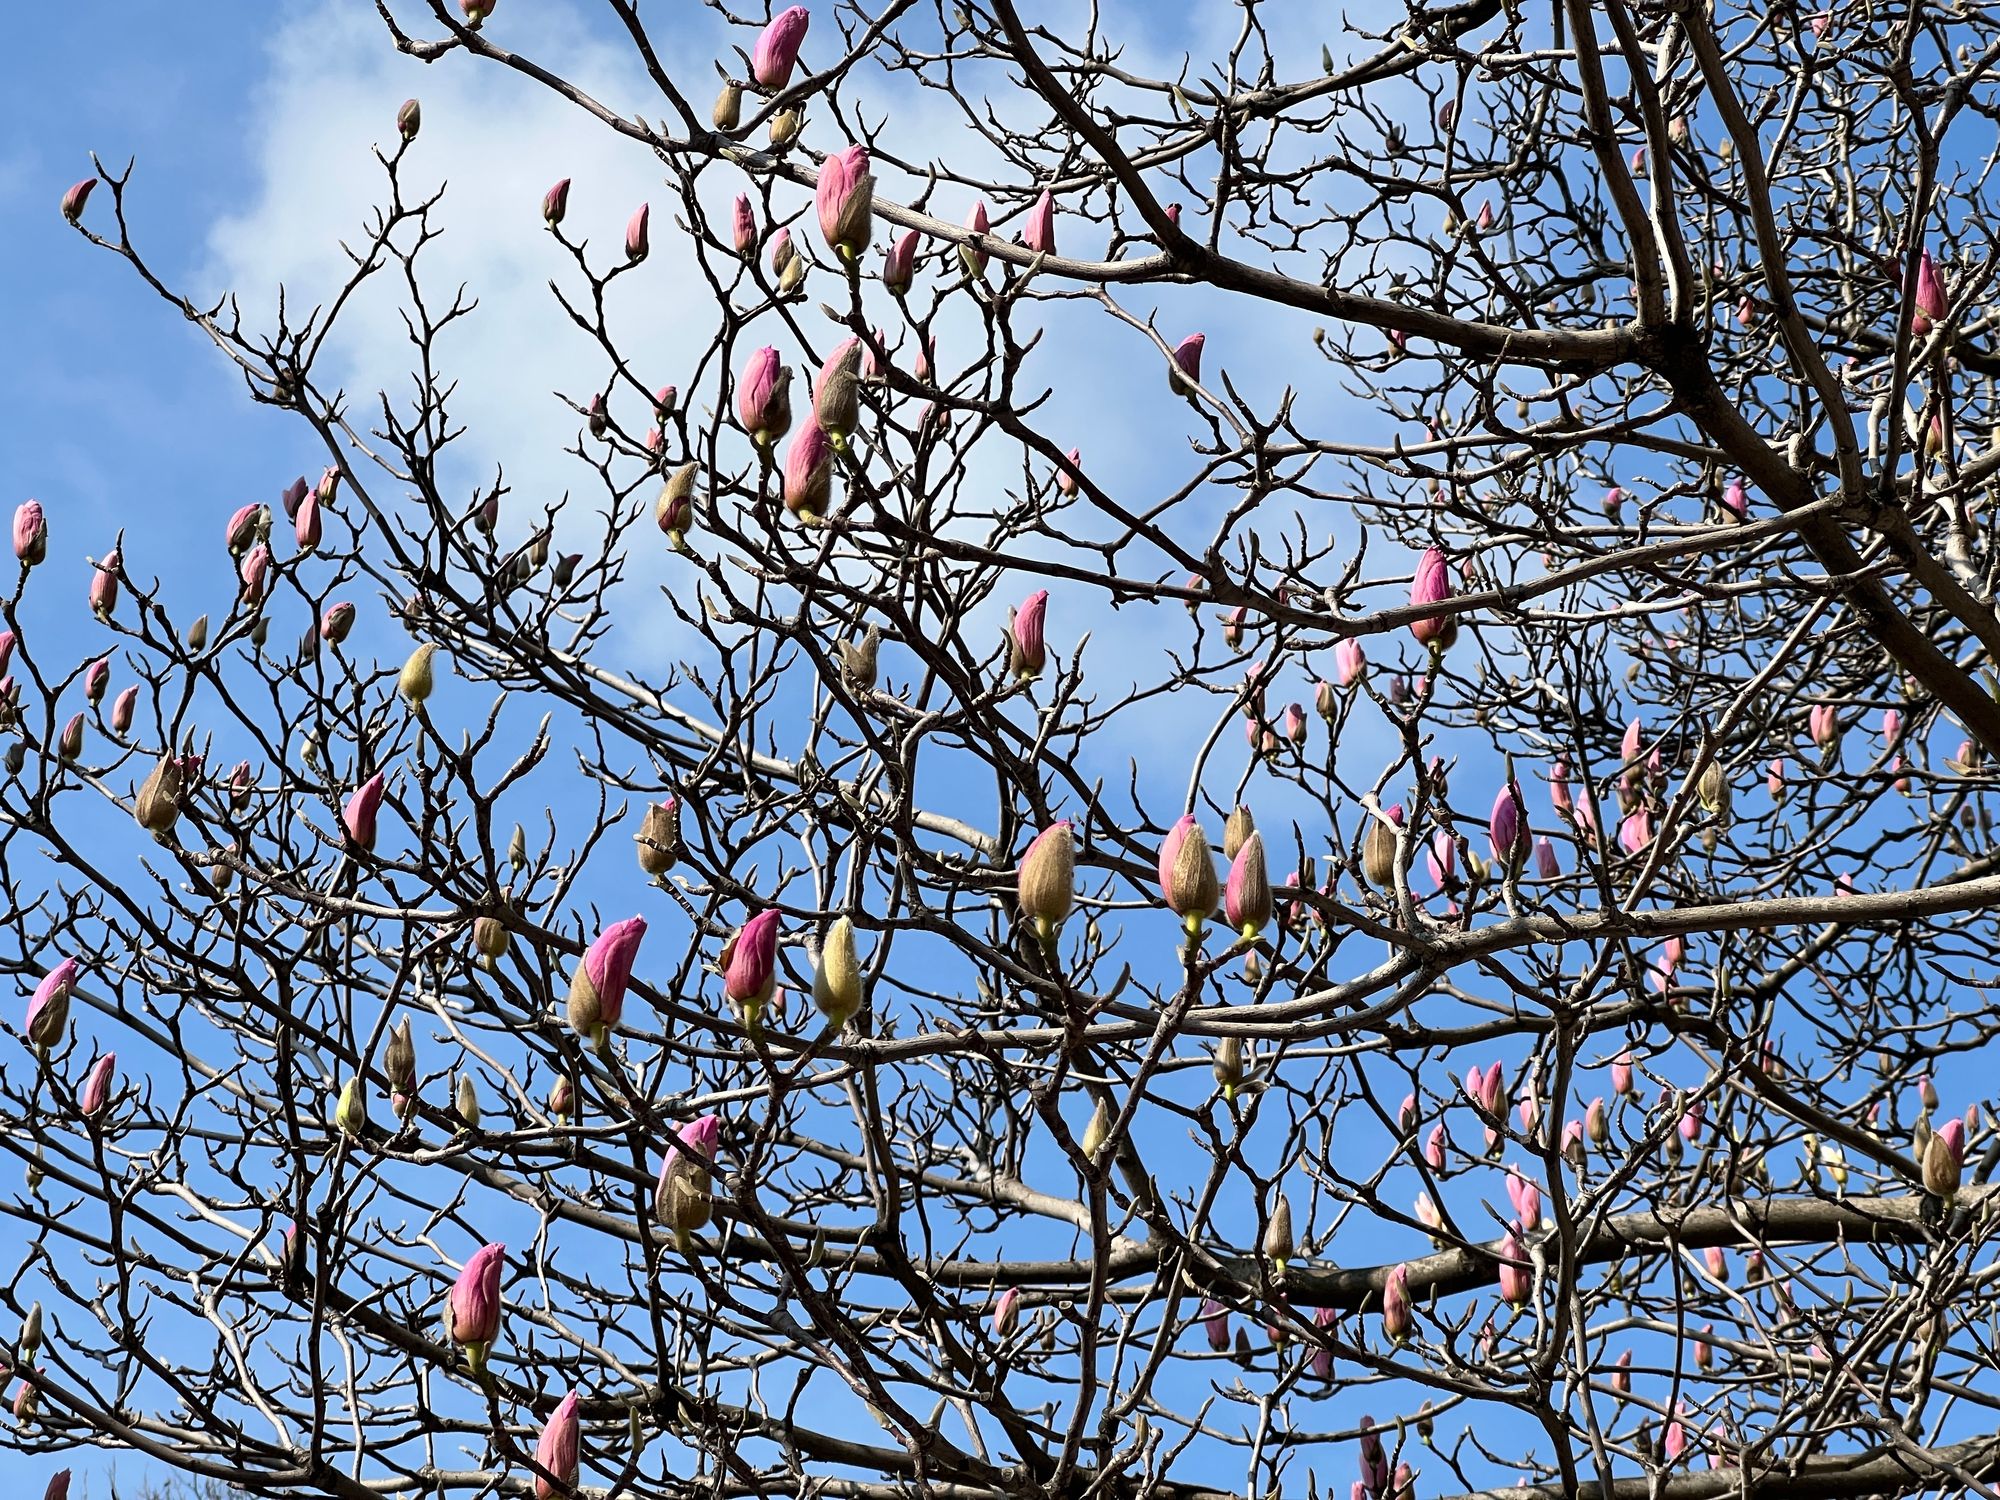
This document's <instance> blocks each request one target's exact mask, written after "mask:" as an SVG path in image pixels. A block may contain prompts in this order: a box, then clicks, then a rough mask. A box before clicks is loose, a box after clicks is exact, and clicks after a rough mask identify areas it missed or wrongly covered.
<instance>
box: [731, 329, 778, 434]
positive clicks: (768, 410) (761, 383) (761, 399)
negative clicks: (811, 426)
mask: <svg viewBox="0 0 2000 1500" xmlns="http://www.w3.org/2000/svg"><path fill="white" fill-rule="evenodd" d="M790 385H791V373H790V371H788V370H786V369H785V367H784V365H783V363H782V362H781V361H780V360H779V358H778V351H777V350H776V349H771V348H764V349H759V350H758V351H757V352H756V353H754V354H752V355H751V356H750V362H749V363H748V364H746V365H745V366H744V367H743V373H742V375H741V376H739V377H738V379H737V382H736V420H737V421H738V422H739V423H741V424H742V427H743V430H744V431H745V432H747V433H749V434H750V440H751V441H752V442H753V443H755V444H756V445H757V446H758V447H759V448H770V447H774V446H775V445H776V444H777V441H778V439H779V438H781V437H783V436H784V435H785V434H786V432H788V431H789V430H790V429H791V425H792V403H791V394H790Z"/></svg>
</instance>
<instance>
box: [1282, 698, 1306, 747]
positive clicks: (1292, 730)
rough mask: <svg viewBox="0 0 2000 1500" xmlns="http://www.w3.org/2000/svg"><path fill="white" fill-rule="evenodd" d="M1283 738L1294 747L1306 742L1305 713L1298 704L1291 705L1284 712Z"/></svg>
mask: <svg viewBox="0 0 2000 1500" xmlns="http://www.w3.org/2000/svg"><path fill="white" fill-rule="evenodd" d="M1285 738H1286V739H1288V740H1290V741H1291V742H1292V743H1293V744H1294V745H1303V744H1304V743H1305V742H1306V711H1305V709H1304V708H1303V707H1301V706H1300V705H1299V704H1296V703H1294V704H1292V705H1291V706H1290V707H1288V708H1287V709H1286V710H1285Z"/></svg>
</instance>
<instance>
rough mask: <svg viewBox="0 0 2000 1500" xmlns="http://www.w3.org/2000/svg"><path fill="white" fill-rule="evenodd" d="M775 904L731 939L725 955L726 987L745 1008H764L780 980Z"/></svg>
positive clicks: (730, 994)
mask: <svg viewBox="0 0 2000 1500" xmlns="http://www.w3.org/2000/svg"><path fill="white" fill-rule="evenodd" d="M781 920H782V918H781V916H780V914H779V912H778V910H777V908H776V907H769V908H766V909H765V910H763V911H760V912H758V913H757V915H756V916H754V917H752V918H751V919H750V920H749V921H747V922H745V923H744V924H743V926H742V927H741V928H739V929H738V930H737V933H736V936H735V937H733V938H731V939H730V940H729V946H728V948H727V949H726V950H725V953H724V957H723V964H722V968H723V975H722V987H723V991H724V992H725V993H726V994H727V995H728V996H729V998H730V999H731V1000H734V1001H735V1002H736V1003H737V1004H738V1005H741V1006H743V1007H744V1008H745V1009H746V1010H754V1009H757V1008H761V1007H762V1006H763V1005H764V1004H765V1003H766V1002H768V1001H769V1000H770V998H771V992H772V991H773V990H775V989H776V988H777V984H778V923H779V922H780V921H781Z"/></svg>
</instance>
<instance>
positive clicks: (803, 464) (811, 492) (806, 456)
mask: <svg viewBox="0 0 2000 1500" xmlns="http://www.w3.org/2000/svg"><path fill="white" fill-rule="evenodd" d="M833 452H834V449H833V439H832V438H831V437H830V436H828V434H827V431H826V429H825V428H823V427H821V426H820V424H819V423H818V422H816V421H810V420H809V421H807V423H806V424H805V426H803V427H801V428H800V429H799V431H798V435H797V436H796V437H794V438H793V439H792V446H791V448H790V449H789V450H788V451H787V452H786V454H785V480H784V498H785V509H786V510H787V511H789V512H791V514H793V515H795V516H797V517H798V518H799V519H800V520H801V521H820V520H823V519H825V517H826V513H827V508H828V503H829V500H830V498H831V496H832V493H833Z"/></svg>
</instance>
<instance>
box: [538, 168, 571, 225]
mask: <svg viewBox="0 0 2000 1500" xmlns="http://www.w3.org/2000/svg"><path fill="white" fill-rule="evenodd" d="M568 212H569V179H568V178H567V177H565V178H564V179H563V180H562V181H561V182H558V183H557V184H556V185H555V186H554V187H552V188H550V189H549V190H548V191H547V192H546V193H544V194H542V218H543V219H544V220H546V221H547V223H548V226H549V228H551V229H554V228H555V227H556V226H557V225H559V224H560V223H562V221H563V215H564V214H566V213H568Z"/></svg>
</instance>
